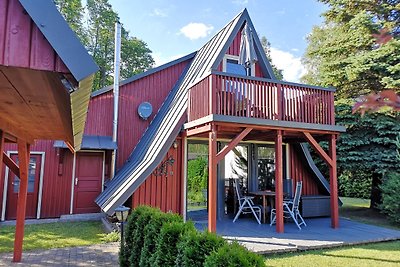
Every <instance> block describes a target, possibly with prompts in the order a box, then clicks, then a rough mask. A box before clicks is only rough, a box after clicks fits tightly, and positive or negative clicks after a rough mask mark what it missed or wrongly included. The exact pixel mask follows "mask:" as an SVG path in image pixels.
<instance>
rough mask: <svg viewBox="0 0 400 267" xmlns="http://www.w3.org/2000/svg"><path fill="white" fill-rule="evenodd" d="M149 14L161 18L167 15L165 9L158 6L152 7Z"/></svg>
mask: <svg viewBox="0 0 400 267" xmlns="http://www.w3.org/2000/svg"><path fill="white" fill-rule="evenodd" d="M150 15H151V16H154V17H161V18H165V17H168V14H167V12H166V11H165V10H162V9H159V8H155V9H153V12H152V13H151V14H150Z"/></svg>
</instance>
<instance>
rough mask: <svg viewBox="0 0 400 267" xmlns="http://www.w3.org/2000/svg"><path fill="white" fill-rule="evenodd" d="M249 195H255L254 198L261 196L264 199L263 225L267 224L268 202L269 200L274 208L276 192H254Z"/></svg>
mask: <svg viewBox="0 0 400 267" xmlns="http://www.w3.org/2000/svg"><path fill="white" fill-rule="evenodd" d="M249 194H251V195H253V196H260V197H262V201H263V223H266V221H267V219H266V215H265V214H266V211H267V206H268V205H267V204H268V203H267V200H268V199H269V202H270V204H271V207H273V206H274V199H275V192H274V191H270V190H265V191H253V192H249Z"/></svg>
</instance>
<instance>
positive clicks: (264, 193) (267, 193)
mask: <svg viewBox="0 0 400 267" xmlns="http://www.w3.org/2000/svg"><path fill="white" fill-rule="evenodd" d="M249 194H252V195H255V196H275V191H271V190H265V191H252V192H249Z"/></svg>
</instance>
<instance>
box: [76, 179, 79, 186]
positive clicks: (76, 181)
mask: <svg viewBox="0 0 400 267" xmlns="http://www.w3.org/2000/svg"><path fill="white" fill-rule="evenodd" d="M78 181H79V180H78V177H75V185H78Z"/></svg>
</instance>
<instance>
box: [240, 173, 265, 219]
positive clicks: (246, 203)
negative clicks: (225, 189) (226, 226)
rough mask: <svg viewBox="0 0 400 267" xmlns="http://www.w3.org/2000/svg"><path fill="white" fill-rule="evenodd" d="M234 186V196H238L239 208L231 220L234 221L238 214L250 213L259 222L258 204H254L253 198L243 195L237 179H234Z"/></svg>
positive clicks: (259, 209) (259, 208) (259, 211)
mask: <svg viewBox="0 0 400 267" xmlns="http://www.w3.org/2000/svg"><path fill="white" fill-rule="evenodd" d="M233 183H234V186H235V190H236V196H237V198H238V202H239V210H238V212H237V213H236V216H235V218H234V219H233V222H235V221H236V220H237V219H238V218H239V216H240V214H242V213H243V214H248V213H252V214H253V215H254V217H255V218H256V220H257V222H258V224H261V210H262V208H261V207H260V206H257V205H254V202H253V198H254V197H250V196H243V194H242V191H241V190H240V185H239V179H235V180H234V182H233Z"/></svg>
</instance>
